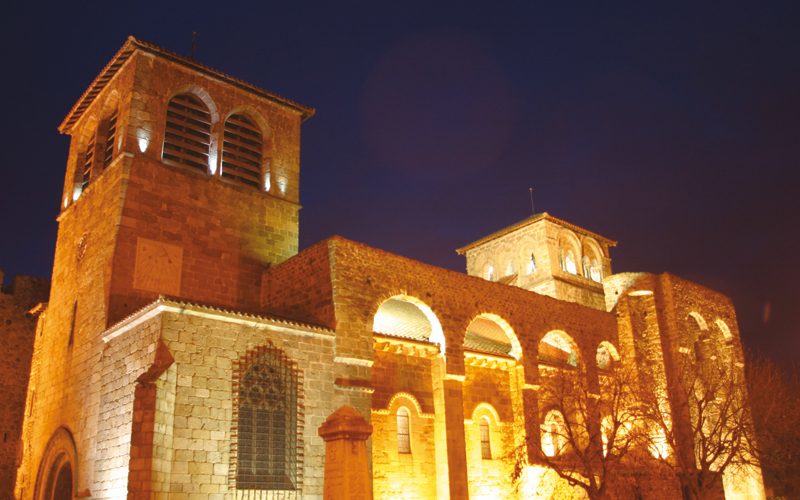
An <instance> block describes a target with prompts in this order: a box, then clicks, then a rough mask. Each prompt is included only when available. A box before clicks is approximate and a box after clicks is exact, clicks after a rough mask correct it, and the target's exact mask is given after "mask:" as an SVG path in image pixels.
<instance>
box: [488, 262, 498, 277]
mask: <svg viewBox="0 0 800 500" xmlns="http://www.w3.org/2000/svg"><path fill="white" fill-rule="evenodd" d="M486 279H487V280H489V281H494V280H496V279H497V273H496V272H495V270H494V265H492V264H489V265H488V266H486Z"/></svg>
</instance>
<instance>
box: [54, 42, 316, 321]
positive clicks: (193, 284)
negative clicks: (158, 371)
mask: <svg viewBox="0 0 800 500" xmlns="http://www.w3.org/2000/svg"><path fill="white" fill-rule="evenodd" d="M313 113H314V110H313V109H311V108H308V107H306V106H303V105H300V104H298V103H295V102H292V101H290V100H288V99H286V98H283V97H281V96H278V95H276V94H273V93H271V92H268V91H265V90H263V89H260V88H258V87H256V86H254V85H251V84H248V83H245V82H243V81H241V80H238V79H236V78H233V77H231V76H228V75H225V74H223V73H220V72H218V71H215V70H213V69H210V68H208V67H206V66H203V65H201V64H198V63H197V62H195V61H193V60H188V59H184V58H182V57H180V56H178V55H176V54H173V53H171V52H168V51H166V50H164V49H162V48H160V47H157V46H155V45H152V44H149V43H146V42H143V41H140V40H137V39H135V38H133V37H130V38H129V39H128V40H127V41H126V42H125V44H124V45H123V47H122V48H121V49H120V51H119V52H118V53H117V54H116V55H115V56H114V58H113V59H112V60H111V62H110V63H109V64H108V65H107V66H106V68H104V70H103V71H102V72H101V73H100V75H99V76H98V77H97V78H96V79H95V81H94V82H93V83H92V84H91V86H90V87H89V89H88V90H87V91H86V92H85V93H84V95H83V96H82V97H81V98H80V99H79V100H78V102H77V104H76V105H75V106H74V108H73V109H72V110H71V111H70V113H69V114H68V115H67V117H66V119H65V120H64V122H63V123H62V124H61V127H60V128H59V130H60V131H61V132H62V133H65V134H69V135H70V136H71V137H72V141H71V146H70V153H69V159H68V161H67V174H66V180H65V187H64V195H63V200H62V213H61V215H60V216H59V246H58V248H57V250H56V268H55V276H63V277H64V278H65V279H67V276H68V275H72V274H73V271H75V278H76V280H75V281H74V282H73V283H70V284H69V285H67V286H63V284H61V285H59V284H58V283H56V282H55V281H54V286H53V288H54V290H60V289H67V290H76V287H78V286H80V285H79V281H86V280H90V281H91V287H92V289H94V290H98V291H99V290H102V291H103V297H102V301H100V303H98V304H97V305H98V306H101V305H102V306H105V307H106V308H107V310H106V314H105V316H106V324H107V325H110V324H112V323H114V322H115V321H117V320H119V319H121V318H123V317H125V316H126V315H128V314H130V313H132V312H133V311H135V310H136V309H138V308H139V307H141V306H143V305H144V304H147V303H149V302H151V301H152V300H154V299H155V298H157V297H158V296H159V295H167V296H170V297H174V298H180V299H185V300H191V301H196V302H200V303H205V304H213V305H217V306H223V307H229V308H235V309H253V308H256V307H257V306H258V295H259V279H260V276H261V272H262V271H263V270H264V269H265V268H266V267H268V266H270V265H272V264H276V263H279V262H281V261H283V260H285V259H287V258H288V257H290V256H292V255H294V254H295V253H297V247H298V211H299V208H300V207H299V204H298V201H299V186H298V182H299V170H300V164H299V163H300V162H299V160H300V154H299V152H300V124H301V123H302V122H303V121H304V120H305V119H307V118H309V117H311V116H312V115H313ZM68 254H69V255H68ZM98 298H99V297H98Z"/></svg>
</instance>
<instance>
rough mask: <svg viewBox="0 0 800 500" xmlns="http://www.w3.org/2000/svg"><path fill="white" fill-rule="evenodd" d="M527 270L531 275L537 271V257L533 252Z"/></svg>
mask: <svg viewBox="0 0 800 500" xmlns="http://www.w3.org/2000/svg"><path fill="white" fill-rule="evenodd" d="M525 271H526V272H527V273H528V274H529V275H530V274H533V273H535V272H536V258H535V257H534V256H533V253H531V258H530V259H528V266H527V267H526V269H525Z"/></svg>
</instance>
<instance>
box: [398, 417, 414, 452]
mask: <svg viewBox="0 0 800 500" xmlns="http://www.w3.org/2000/svg"><path fill="white" fill-rule="evenodd" d="M397 453H411V428H410V426H409V422H408V410H407V409H405V408H403V407H400V408H399V409H398V410H397Z"/></svg>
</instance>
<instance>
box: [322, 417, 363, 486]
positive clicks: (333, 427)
mask: <svg viewBox="0 0 800 500" xmlns="http://www.w3.org/2000/svg"><path fill="white" fill-rule="evenodd" d="M319 435H320V437H322V439H324V440H325V486H324V496H323V498H325V499H326V500H333V499H337V498H360V499H364V500H370V499H371V498H372V481H371V479H372V478H371V477H370V472H369V457H368V455H367V439H369V437H370V435H372V425H370V424H369V423H368V422H367V421H366V420H365V419H364V417H362V416H361V414H360V413H358V411H356V410H355V409H354V408H352V407H351V406H347V405H345V406H342V407H341V408H339V409H338V410H336V411H335V412H333V413H332V414H331V415H330V416H329V417H328V419H327V420H325V422H324V423H323V424H322V425H321V426H320V428H319Z"/></svg>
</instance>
